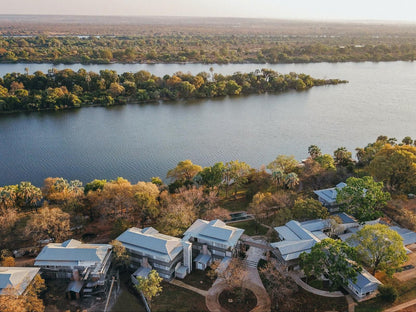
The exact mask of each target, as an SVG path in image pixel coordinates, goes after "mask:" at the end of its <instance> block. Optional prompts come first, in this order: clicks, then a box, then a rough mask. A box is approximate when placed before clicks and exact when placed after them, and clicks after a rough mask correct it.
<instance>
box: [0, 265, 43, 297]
mask: <svg viewBox="0 0 416 312" xmlns="http://www.w3.org/2000/svg"><path fill="white" fill-rule="evenodd" d="M39 270H40V269H39V268H27V267H24V268H22V267H0V295H24V294H25V292H26V289H27V287H28V286H29V285H30V284H31V283H32V281H33V279H34V278H35V276H36V274H38V272H39Z"/></svg>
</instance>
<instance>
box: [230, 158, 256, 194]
mask: <svg viewBox="0 0 416 312" xmlns="http://www.w3.org/2000/svg"><path fill="white" fill-rule="evenodd" d="M249 172H250V166H249V165H248V164H247V163H245V162H243V161H239V160H232V161H229V162H227V163H226V164H225V168H224V171H223V173H224V176H223V177H224V179H223V185H224V187H225V197H228V189H229V187H230V186H231V185H232V184H233V185H234V195H236V194H237V190H238V187H240V186H242V185H243V184H244V183H246V182H247V175H248V174H249Z"/></svg>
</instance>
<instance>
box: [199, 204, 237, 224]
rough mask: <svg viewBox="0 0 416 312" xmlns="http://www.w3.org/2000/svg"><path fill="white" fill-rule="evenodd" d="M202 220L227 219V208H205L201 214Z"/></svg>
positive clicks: (228, 214) (228, 216) (228, 215)
mask: <svg viewBox="0 0 416 312" xmlns="http://www.w3.org/2000/svg"><path fill="white" fill-rule="evenodd" d="M202 218H203V219H204V220H208V221H210V220H216V219H220V220H229V219H230V212H229V211H228V210H227V209H224V208H221V207H217V208H213V209H209V210H206V211H205V212H204V214H203V215H202Z"/></svg>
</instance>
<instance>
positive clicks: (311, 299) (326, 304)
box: [293, 289, 348, 312]
mask: <svg viewBox="0 0 416 312" xmlns="http://www.w3.org/2000/svg"><path fill="white" fill-rule="evenodd" d="M295 297H296V299H298V301H299V304H298V305H297V307H296V308H295V309H294V310H293V311H302V312H315V311H347V309H348V305H347V301H346V300H345V298H344V297H341V298H327V297H322V296H317V295H314V294H311V293H309V292H307V291H305V290H303V289H300V290H299V292H298V293H297V294H296V295H295Z"/></svg>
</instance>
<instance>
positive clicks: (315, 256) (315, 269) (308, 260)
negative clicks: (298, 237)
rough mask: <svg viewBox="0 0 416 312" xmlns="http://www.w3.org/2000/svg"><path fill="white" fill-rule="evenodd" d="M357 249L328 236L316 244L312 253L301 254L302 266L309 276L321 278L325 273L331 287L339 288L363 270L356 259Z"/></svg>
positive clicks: (354, 278)
mask: <svg viewBox="0 0 416 312" xmlns="http://www.w3.org/2000/svg"><path fill="white" fill-rule="evenodd" d="M355 259H356V251H355V249H354V248H353V247H350V246H348V245H347V244H346V243H344V242H342V241H340V240H334V239H331V238H327V239H324V240H322V241H321V242H319V243H317V244H315V245H314V246H313V247H312V249H311V252H310V253H306V252H303V253H301V255H300V266H301V268H302V269H303V271H304V272H305V274H306V275H307V276H311V275H314V276H315V277H317V278H319V277H320V276H321V275H325V276H327V277H328V279H329V280H330V282H331V288H332V289H337V288H338V287H340V286H344V285H346V284H347V283H348V280H349V279H351V280H353V281H355V280H356V278H357V272H359V271H360V270H361V268H360V266H358V265H357V264H356V263H355V262H354V260H355Z"/></svg>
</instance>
